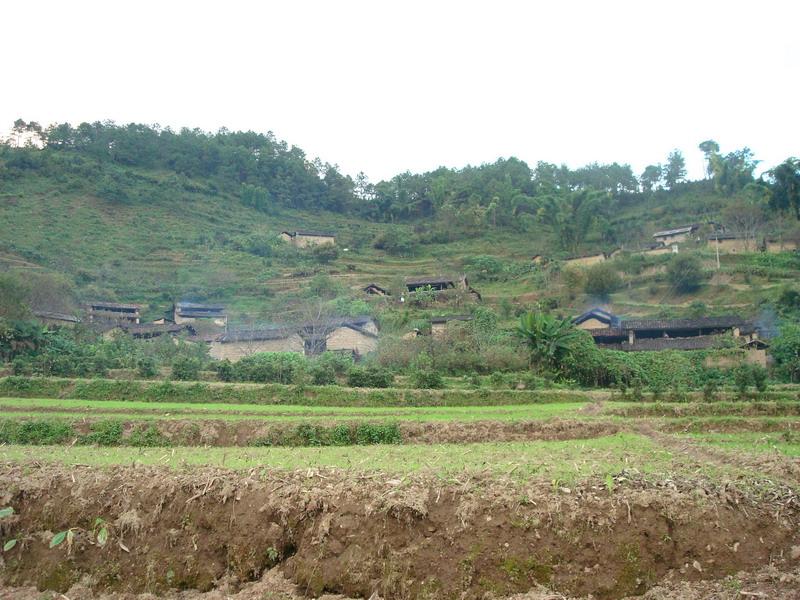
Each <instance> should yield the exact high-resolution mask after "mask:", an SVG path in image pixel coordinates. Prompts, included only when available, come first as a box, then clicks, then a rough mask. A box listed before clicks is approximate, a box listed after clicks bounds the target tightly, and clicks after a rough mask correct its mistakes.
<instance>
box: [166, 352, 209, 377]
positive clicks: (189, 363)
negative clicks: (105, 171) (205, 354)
mask: <svg viewBox="0 0 800 600" xmlns="http://www.w3.org/2000/svg"><path fill="white" fill-rule="evenodd" d="M201 367H202V364H201V363H200V361H199V360H198V359H196V358H193V357H191V356H179V357H177V358H176V359H175V360H174V361H173V362H172V378H173V379H177V380H179V381H196V380H197V379H198V377H199V376H200V368H201Z"/></svg>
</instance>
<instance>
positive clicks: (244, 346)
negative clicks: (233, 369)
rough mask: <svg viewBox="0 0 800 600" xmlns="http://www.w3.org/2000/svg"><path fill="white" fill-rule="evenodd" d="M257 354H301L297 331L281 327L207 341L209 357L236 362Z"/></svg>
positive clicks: (245, 332) (222, 336)
mask: <svg viewBox="0 0 800 600" xmlns="http://www.w3.org/2000/svg"><path fill="white" fill-rule="evenodd" d="M258 352H299V353H300V352H303V338H301V337H300V334H299V333H298V332H297V331H292V330H290V329H284V328H281V327H271V328H264V329H248V330H241V331H234V332H231V333H227V334H224V335H221V336H217V337H214V338H212V339H210V340H209V355H210V356H211V357H212V358H216V359H218V360H224V359H228V360H230V361H231V362H236V361H237V360H240V359H242V358H245V357H246V356H251V355H252V354H256V353H258Z"/></svg>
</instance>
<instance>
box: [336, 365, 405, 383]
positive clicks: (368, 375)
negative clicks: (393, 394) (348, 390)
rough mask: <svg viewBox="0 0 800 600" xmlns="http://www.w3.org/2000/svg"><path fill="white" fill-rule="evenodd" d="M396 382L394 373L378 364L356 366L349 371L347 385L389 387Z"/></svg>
mask: <svg viewBox="0 0 800 600" xmlns="http://www.w3.org/2000/svg"><path fill="white" fill-rule="evenodd" d="M393 383H394V375H392V372H391V371H389V370H388V369H384V368H382V367H379V366H377V365H370V366H368V367H357V366H354V367H353V368H351V369H350V371H349V372H348V373H347V385H349V386H352V387H368V388H388V387H391V385H392V384H393Z"/></svg>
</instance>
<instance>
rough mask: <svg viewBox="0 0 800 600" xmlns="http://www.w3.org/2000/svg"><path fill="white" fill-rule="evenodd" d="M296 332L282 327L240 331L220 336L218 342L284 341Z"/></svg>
mask: <svg viewBox="0 0 800 600" xmlns="http://www.w3.org/2000/svg"><path fill="white" fill-rule="evenodd" d="M296 333H297V332H296V331H292V330H291V329H286V328H283V327H266V328H263V329H242V330H239V331H231V332H228V333H226V334H225V335H223V336H221V337H220V338H219V340H218V341H220V342H224V343H227V342H255V341H261V340H285V339H286V338H288V337H291V336H292V335H295V334H296Z"/></svg>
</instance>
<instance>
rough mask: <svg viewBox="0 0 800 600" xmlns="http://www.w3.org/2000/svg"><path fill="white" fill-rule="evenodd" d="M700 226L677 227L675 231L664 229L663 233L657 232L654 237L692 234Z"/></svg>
mask: <svg viewBox="0 0 800 600" xmlns="http://www.w3.org/2000/svg"><path fill="white" fill-rule="evenodd" d="M698 227H699V225H697V224H693V225H684V226H683V227H675V228H674V229H664V230H662V231H656V232H655V233H654V234H653V237H662V236H669V235H678V234H681V233H691V232H692V231H694V230H695V229H697V228H698Z"/></svg>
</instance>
